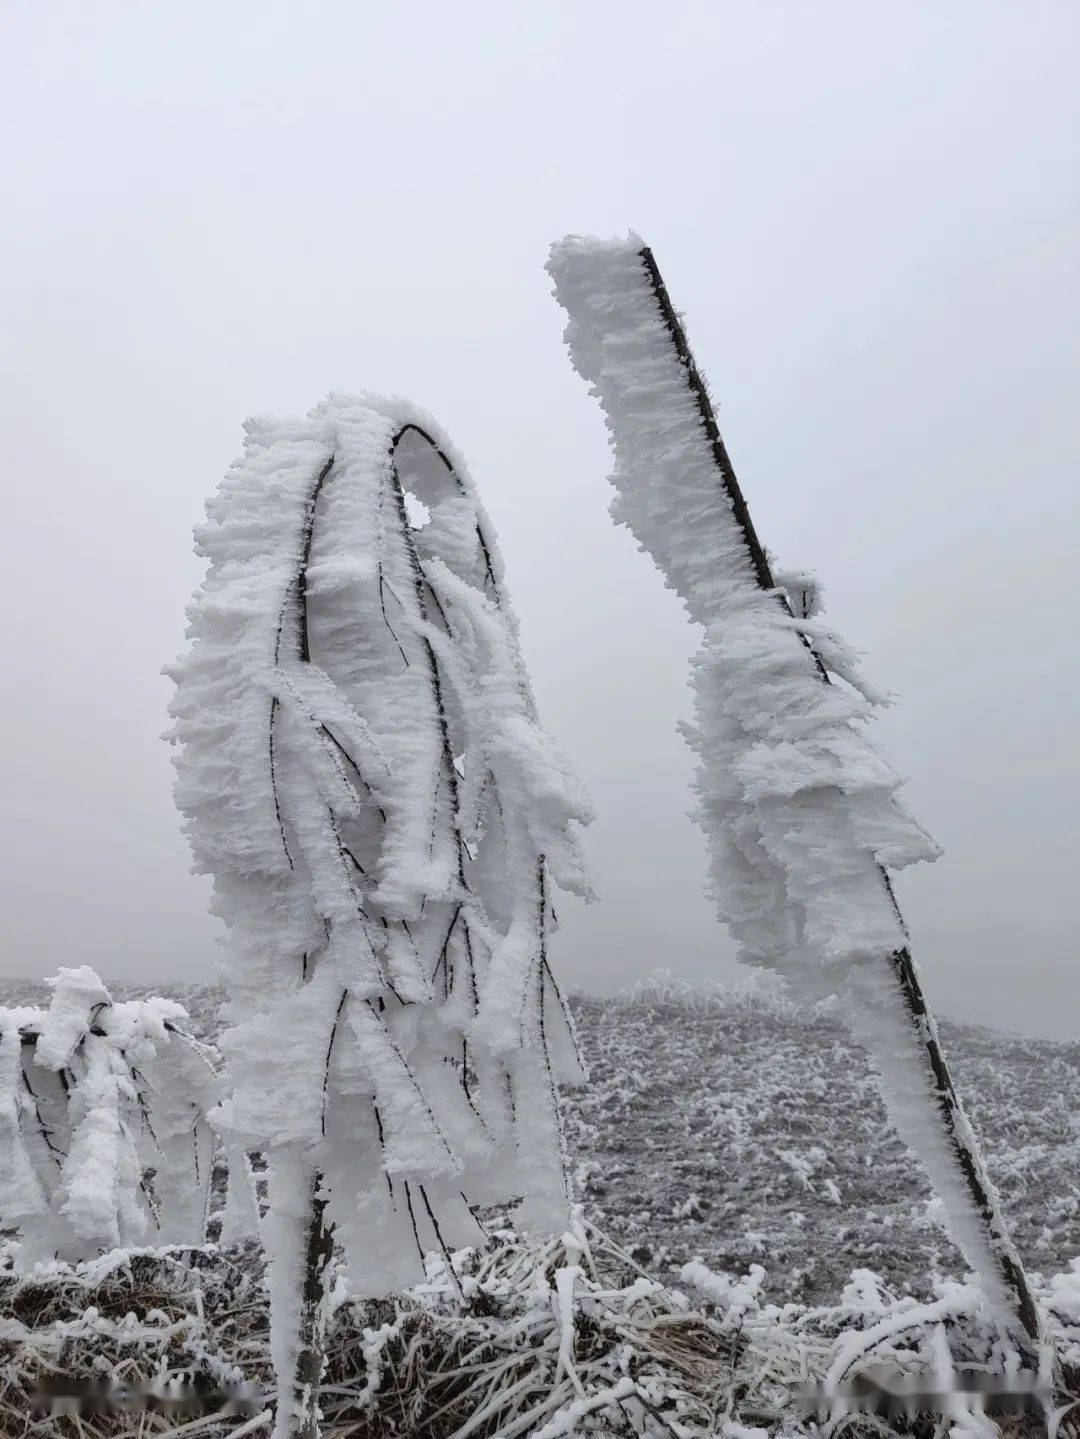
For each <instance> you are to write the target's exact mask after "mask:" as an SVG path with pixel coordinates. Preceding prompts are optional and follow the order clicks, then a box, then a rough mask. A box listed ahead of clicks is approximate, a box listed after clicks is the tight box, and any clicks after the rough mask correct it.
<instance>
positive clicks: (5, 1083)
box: [0, 965, 220, 1263]
mask: <svg viewBox="0 0 1080 1439" xmlns="http://www.w3.org/2000/svg"><path fill="white" fill-rule="evenodd" d="M49 983H50V984H51V986H52V991H53V992H52V1000H51V1003H50V1005H49V1007H48V1009H47V1010H40V1009H33V1008H20V1009H0V1144H2V1145H3V1147H4V1150H5V1152H6V1153H8V1154H10V1156H11V1161H12V1162H11V1164H10V1166H8V1167H6V1169H4V1170H3V1172H2V1174H0V1228H3V1227H12V1228H18V1229H20V1230H21V1231H22V1233H23V1243H22V1245H21V1248H20V1262H22V1263H27V1262H31V1261H33V1260H35V1259H38V1258H52V1257H54V1256H59V1257H61V1258H63V1259H66V1260H78V1259H85V1258H90V1257H93V1256H94V1255H96V1254H98V1253H100V1252H102V1251H104V1250H109V1249H114V1248H116V1247H117V1246H119V1245H130V1244H134V1243H137V1242H139V1240H141V1239H144V1238H151V1239H153V1240H154V1241H155V1242H158V1243H189V1244H199V1243H202V1242H203V1240H204V1239H205V1236H206V1219H207V1213H208V1204H209V1195H210V1175H211V1160H212V1155H213V1145H214V1136H213V1132H212V1130H211V1129H210V1126H209V1124H208V1122H207V1118H206V1116H207V1112H208V1111H209V1109H210V1108H211V1107H212V1106H213V1105H214V1104H216V1103H217V1101H218V1100H219V1098H220V1085H219V1080H218V1076H217V1073H216V1071H215V1068H214V1065H213V1063H212V1062H211V1060H210V1057H209V1053H208V1051H207V1050H206V1048H205V1046H203V1045H201V1044H199V1043H198V1042H197V1041H196V1040H194V1039H192V1038H191V1036H190V1035H187V1034H185V1033H184V1031H183V1030H182V1029H181V1028H180V1027H179V1026H180V1025H181V1024H182V1023H183V1021H184V1020H185V1019H186V1018H187V1015H186V1012H185V1010H184V1009H183V1007H182V1006H181V1005H179V1004H175V1003H173V1002H172V1001H171V1000H167V999H138V1000H128V1001H125V1002H124V1003H114V1002H113V1000H112V998H111V996H110V995H109V992H108V990H107V989H106V988H105V986H104V985H103V984H102V983H101V981H100V979H98V977H97V975H96V974H95V973H94V972H93V970H91V969H89V968H87V967H86V966H85V965H83V966H82V967H81V968H79V969H61V970H60V972H59V974H58V975H57V977H56V978H55V979H53V980H50V981H49Z"/></svg>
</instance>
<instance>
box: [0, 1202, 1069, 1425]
mask: <svg viewBox="0 0 1080 1439" xmlns="http://www.w3.org/2000/svg"><path fill="white" fill-rule="evenodd" d="M10 1258H11V1254H10V1246H9V1249H8V1251H7V1253H6V1254H5V1253H4V1252H3V1251H0V1432H3V1433H5V1434H7V1433H11V1434H21V1433H24V1432H33V1433H34V1434H36V1435H37V1436H39V1439H67V1436H70V1435H78V1436H79V1439H105V1436H107V1435H108V1436H114V1435H117V1434H121V1433H123V1434H129V1433H144V1432H145V1433H168V1432H173V1433H178V1434H185V1435H187V1436H190V1439H196V1436H197V1439H225V1436H226V1435H229V1434H237V1433H239V1432H244V1433H245V1434H252V1435H254V1434H259V1435H263V1436H265V1434H266V1432H267V1429H268V1427H269V1424H270V1422H271V1411H272V1408H273V1403H274V1391H273V1367H272V1365H271V1363H270V1349H269V1311H268V1305H267V1300H266V1293H265V1287H264V1282H263V1258H262V1255H261V1253H260V1251H259V1249H258V1248H257V1246H256V1245H255V1244H253V1243H249V1244H247V1245H246V1247H242V1248H241V1247H234V1248H229V1249H219V1248H217V1247H215V1246H203V1247H200V1248H181V1247H174V1248H172V1249H167V1250H157V1251H150V1250H129V1251H118V1252H117V1253H116V1254H114V1255H110V1256H107V1257H105V1258H103V1259H101V1260H98V1261H95V1262H93V1263H87V1264H81V1265H76V1266H68V1265H63V1264H51V1265H42V1266H39V1267H38V1268H37V1269H36V1270H35V1271H34V1272H32V1273H29V1274H27V1273H16V1272H15V1270H14V1269H13V1268H11V1266H10ZM451 1269H452V1272H451ZM761 1277H762V1276H761V1275H760V1273H759V1272H756V1267H751V1270H750V1273H749V1274H748V1275H746V1276H744V1277H743V1278H741V1279H740V1278H738V1277H737V1276H728V1275H720V1274H715V1273H712V1272H711V1271H709V1270H707V1269H705V1267H704V1266H703V1265H700V1264H692V1265H688V1266H687V1267H686V1269H685V1270H684V1275H683V1280H684V1283H685V1284H686V1285H687V1288H688V1290H690V1291H692V1293H693V1296H694V1297H689V1296H688V1294H684V1293H681V1292H679V1291H678V1290H675V1289H671V1288H668V1287H665V1286H663V1285H661V1284H658V1283H656V1282H655V1281H653V1280H651V1279H649V1277H648V1276H647V1275H646V1274H644V1273H643V1272H642V1271H641V1270H640V1269H639V1268H638V1266H637V1265H636V1264H634V1262H633V1261H632V1260H631V1259H630V1258H629V1257H628V1256H627V1255H626V1254H625V1253H623V1252H622V1251H621V1250H620V1249H618V1248H617V1247H616V1246H615V1245H613V1244H612V1243H611V1242H610V1241H608V1240H607V1239H606V1238H605V1237H604V1236H603V1235H602V1234H600V1233H599V1231H597V1230H596V1228H595V1227H594V1226H593V1225H591V1224H590V1223H588V1222H587V1221H583V1220H582V1219H581V1218H580V1217H579V1216H576V1217H575V1219H574V1222H573V1223H572V1225H571V1228H570V1229H569V1231H568V1232H567V1233H566V1234H564V1235H563V1236H562V1237H561V1238H558V1239H547V1240H531V1241H530V1240H525V1239H522V1238H521V1237H519V1236H518V1235H516V1234H514V1233H512V1232H511V1231H508V1230H504V1231H501V1232H499V1233H496V1234H493V1235H492V1236H491V1237H490V1239H489V1242H488V1244H487V1245H486V1246H485V1247H483V1248H479V1249H466V1250H462V1251H459V1252H457V1253H455V1254H454V1255H453V1256H452V1259H451V1261H450V1264H449V1265H448V1263H447V1261H446V1260H445V1258H444V1257H443V1256H441V1255H438V1256H429V1258H428V1261H427V1274H426V1278H425V1280H424V1281H423V1282H422V1283H420V1284H418V1285H416V1286H414V1287H413V1288H412V1289H411V1290H409V1291H407V1292H406V1293H404V1294H402V1295H400V1296H398V1297H395V1298H393V1299H386V1300H359V1299H356V1300H354V1299H350V1297H349V1295H348V1293H347V1290H346V1288H345V1286H344V1285H343V1284H342V1283H341V1282H339V1283H338V1284H337V1285H336V1287H335V1288H334V1291H333V1295H334V1297H333V1303H332V1306H331V1307H332V1313H331V1315H330V1317H329V1321H328V1330H327V1346H326V1349H327V1370H326V1374H325V1378H324V1383H323V1386H322V1398H321V1404H322V1410H323V1417H324V1425H325V1428H326V1431H327V1432H328V1433H330V1434H340V1435H342V1436H344V1435H351V1436H356V1439H374V1436H375V1435H395V1436H401V1439H412V1436H417V1439H419V1436H421V1435H422V1436H425V1439H432V1436H434V1439H467V1436H476V1439H494V1436H495V1435H499V1436H505V1439H515V1436H526V1435H529V1436H542V1439H556V1436H561V1435H564V1434H570V1433H573V1432H580V1431H582V1430H590V1431H592V1432H595V1433H598V1434H603V1435H626V1436H636V1439H646V1436H648V1439H652V1436H666V1439H705V1436H710V1439H711V1436H725V1439H737V1436H741V1435H744V1434H746V1433H748V1432H749V1433H754V1434H755V1436H762V1439H763V1436H764V1435H766V1434H783V1435H785V1436H789V1439H793V1436H802V1435H806V1436H810V1435H818V1436H821V1435H823V1434H829V1435H833V1436H836V1439H839V1436H841V1435H851V1436H857V1439H864V1436H865V1439H869V1436H873V1435H888V1434H910V1433H915V1432H918V1433H922V1434H926V1435H929V1434H939V1435H941V1436H944V1435H946V1434H948V1433H950V1427H951V1425H953V1424H955V1425H956V1426H957V1427H956V1428H953V1429H952V1431H951V1432H952V1433H953V1434H957V1433H963V1434H965V1435H969V1434H970V1435H974V1434H980V1435H993V1434H995V1433H1001V1434H1004V1435H1015V1436H1020V1435H1027V1434H1035V1433H1045V1432H1046V1426H1045V1424H1044V1422H1043V1421H1042V1420H1035V1419H1031V1418H1023V1417H1013V1418H1011V1419H1004V1418H1003V1419H1001V1420H999V1421H998V1426H997V1427H995V1426H994V1425H993V1424H992V1423H990V1422H989V1421H988V1420H986V1419H985V1418H983V1417H978V1416H975V1415H974V1414H973V1413H969V1415H968V1417H966V1418H965V1417H964V1415H963V1411H964V1409H965V1407H967V1408H969V1409H970V1408H971V1405H970V1404H969V1401H967V1400H964V1399H962V1398H960V1397H958V1396H956V1395H954V1396H953V1398H952V1400H951V1401H950V1402H951V1403H952V1404H953V1406H954V1411H955V1412H954V1413H953V1415H952V1417H951V1419H946V1418H942V1419H940V1420H939V1421H938V1423H937V1425H936V1427H935V1426H934V1425H932V1424H931V1425H930V1426H927V1424H926V1423H925V1421H923V1425H922V1428H921V1429H920V1428H917V1426H916V1425H915V1424H914V1423H913V1422H909V1421H908V1420H907V1419H905V1418H903V1417H902V1416H901V1417H899V1418H895V1417H894V1418H892V1419H888V1420H886V1419H883V1418H881V1417H880V1416H877V1415H871V1414H868V1413H859V1412H854V1411H852V1412H847V1413H842V1412H841V1407H840V1405H839V1404H837V1406H836V1407H835V1408H834V1409H833V1410H832V1412H831V1414H830V1415H829V1416H828V1418H827V1419H826V1418H825V1417H824V1416H822V1417H819V1416H818V1415H817V1414H816V1413H815V1412H812V1410H811V1406H808V1405H800V1402H799V1396H800V1391H801V1390H802V1389H804V1388H805V1386H808V1385H809V1386H813V1385H818V1386H825V1385H832V1386H833V1387H834V1388H835V1387H837V1386H842V1385H846V1386H848V1387H849V1388H850V1387H851V1386H852V1385H853V1384H855V1383H856V1381H858V1380H859V1379H860V1378H862V1379H864V1380H865V1379H867V1378H869V1377H872V1376H876V1377H877V1378H878V1379H881V1378H882V1377H884V1378H885V1380H886V1382H890V1381H896V1380H899V1379H905V1378H906V1379H908V1380H910V1381H913V1382H917V1383H920V1384H921V1386H922V1387H933V1383H934V1382H936V1380H937V1379H938V1378H940V1377H941V1373H942V1365H943V1362H945V1361H944V1355H945V1352H946V1351H945V1349H944V1345H943V1339H944V1336H945V1334H946V1333H947V1335H948V1349H949V1350H950V1351H951V1355H952V1363H953V1364H954V1365H956V1366H957V1367H961V1366H962V1367H965V1368H971V1369H975V1370H980V1369H981V1370H984V1371H986V1372H987V1373H995V1374H1000V1373H1002V1372H1004V1365H1005V1359H1004V1356H1003V1354H1002V1352H1001V1351H1000V1349H999V1347H998V1345H999V1339H998V1336H997V1334H996V1331H995V1330H994V1326H993V1324H992V1321H991V1319H990V1316H989V1313H988V1311H987V1309H986V1307H985V1303H984V1301H983V1300H982V1299H981V1298H980V1296H979V1293H978V1290H977V1289H976V1288H975V1286H973V1285H967V1284H958V1283H953V1282H945V1283H943V1284H942V1285H941V1286H939V1289H938V1292H937V1294H936V1296H935V1298H934V1300H933V1301H932V1302H930V1303H928V1304H927V1303H921V1302H919V1301H917V1300H914V1299H912V1298H911V1297H910V1296H903V1295H901V1296H897V1295H895V1294H893V1293H891V1292H890V1291H889V1290H888V1289H887V1288H886V1287H885V1285H884V1284H883V1283H882V1282H881V1281H880V1280H879V1279H878V1278H877V1277H876V1276H875V1275H873V1274H871V1273H869V1272H868V1271H866V1270H861V1271H857V1272H856V1274H855V1275H854V1276H853V1278H852V1280H851V1282H850V1283H849V1284H848V1286H847V1287H846V1288H845V1290H844V1292H843V1295H842V1296H841V1298H840V1301H839V1302H838V1303H837V1304H834V1305H829V1306H820V1307H807V1306H802V1305H795V1304H787V1305H782V1306H777V1305H771V1304H765V1303H763V1302H762V1299H761V1292H762V1286H761V1282H760V1280H761ZM1040 1298H1041V1300H1042V1302H1043V1304H1044V1305H1045V1308H1046V1312H1047V1313H1048V1315H1049V1317H1050V1322H1051V1325H1052V1327H1053V1329H1054V1330H1055V1338H1056V1341H1057V1345H1058V1353H1059V1356H1060V1357H1061V1359H1062V1361H1063V1362H1064V1364H1065V1368H1066V1370H1068V1366H1069V1365H1070V1364H1071V1365H1072V1366H1074V1368H1075V1365H1076V1364H1077V1362H1078V1361H1080V1269H1077V1270H1075V1271H1073V1272H1070V1273H1069V1274H1066V1275H1059V1276H1056V1277H1055V1278H1054V1279H1052V1280H1050V1281H1049V1283H1048V1284H1046V1285H1043V1286H1042V1292H1041V1295H1040ZM50 1375H51V1376H53V1377H56V1376H67V1377H81V1378H90V1377H93V1376H102V1375H105V1376H109V1377H111V1379H112V1380H113V1381H114V1382H115V1383H122V1384H125V1385H128V1386H131V1387H133V1388H143V1389H146V1388H148V1387H151V1386H156V1388H157V1390H158V1391H164V1390H167V1388H168V1385H169V1384H170V1383H172V1384H174V1385H175V1384H177V1383H182V1384H186V1385H187V1386H189V1387H190V1386H192V1385H198V1384H202V1385H204V1386H208V1387H210V1388H212V1389H217V1390H224V1389H227V1388H228V1387H230V1386H232V1387H234V1388H235V1386H238V1385H246V1386H247V1392H246V1398H245V1399H244V1400H243V1401H242V1403H241V1404H240V1405H239V1406H238V1407H237V1408H235V1409H234V1411H233V1412H232V1413H230V1414H227V1415H225V1414H222V1415H215V1414H212V1413H207V1414H205V1415H203V1416H201V1417H198V1416H196V1415H193V1414H192V1413H191V1412H188V1413H182V1412H179V1411H175V1412H160V1413H155V1414H143V1415H136V1416H132V1415H131V1414H130V1413H128V1414H126V1415H124V1416H122V1417H121V1418H117V1416H116V1415H110V1414H106V1413H98V1414H85V1413H84V1414H83V1415H82V1416H80V1418H79V1419H78V1421H75V1420H72V1419H64V1418H61V1417H59V1416H55V1417H46V1418H43V1419H42V1420H41V1421H40V1422H39V1423H38V1424H37V1427H36V1428H34V1429H33V1430H32V1431H29V1430H27V1429H26V1415H27V1414H28V1413H29V1412H30V1408H31V1404H32V1400H33V1395H34V1393H35V1391H36V1390H38V1389H39V1388H40V1386H41V1385H42V1382H43V1381H44V1380H45V1379H47V1378H48V1377H49V1376H50ZM1076 1402H1078V1401H1077V1396H1076V1395H1074V1394H1072V1393H1064V1394H1062V1395H1060V1396H1059V1398H1058V1400H1057V1403H1058V1406H1059V1408H1061V1407H1063V1406H1065V1405H1071V1404H1074V1403H1076ZM828 1407H829V1406H828V1404H826V1409H828ZM1075 1412H1077V1411H1070V1413H1066V1414H1063V1415H1062V1416H1060V1417H1061V1419H1062V1420H1063V1423H1062V1425H1061V1427H1059V1431H1058V1432H1059V1433H1062V1434H1064V1433H1067V1432H1069V1431H1068V1428H1067V1423H1068V1420H1069V1418H1070V1417H1071V1414H1072V1413H1075ZM961 1425H966V1426H967V1427H964V1428H960V1427H959V1426H961ZM140 1426H141V1427H140ZM245 1426H249V1427H248V1428H246V1429H245Z"/></svg>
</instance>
